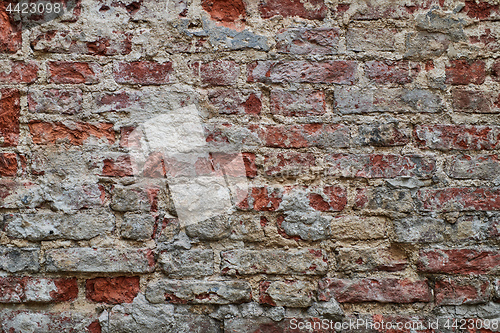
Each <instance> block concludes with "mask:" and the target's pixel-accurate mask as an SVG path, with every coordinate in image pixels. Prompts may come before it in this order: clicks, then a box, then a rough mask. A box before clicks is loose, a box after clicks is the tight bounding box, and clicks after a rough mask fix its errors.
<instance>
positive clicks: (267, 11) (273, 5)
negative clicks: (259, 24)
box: [259, 0, 328, 20]
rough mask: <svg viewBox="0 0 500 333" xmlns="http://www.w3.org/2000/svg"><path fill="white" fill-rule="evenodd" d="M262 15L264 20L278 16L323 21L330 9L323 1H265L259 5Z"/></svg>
mask: <svg viewBox="0 0 500 333" xmlns="http://www.w3.org/2000/svg"><path fill="white" fill-rule="evenodd" d="M259 11H260V15H261V17H262V18H264V19H268V18H271V17H273V16H276V15H281V16H283V17H291V16H298V17H302V18H305V19H308V20H322V19H324V18H325V17H326V14H327V12H328V8H327V7H326V6H325V4H324V2H323V0H306V1H304V2H298V1H293V0H264V1H262V2H261V3H260V4H259Z"/></svg>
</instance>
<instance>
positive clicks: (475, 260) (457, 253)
mask: <svg viewBox="0 0 500 333" xmlns="http://www.w3.org/2000/svg"><path fill="white" fill-rule="evenodd" d="M417 269H418V271H420V272H424V273H444V274H488V273H493V274H497V273H498V271H499V269H500V253H499V252H498V251H497V250H489V249H430V250H420V253H419V259H418V262H417Z"/></svg>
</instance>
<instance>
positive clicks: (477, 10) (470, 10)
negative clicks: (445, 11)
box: [462, 0, 499, 20]
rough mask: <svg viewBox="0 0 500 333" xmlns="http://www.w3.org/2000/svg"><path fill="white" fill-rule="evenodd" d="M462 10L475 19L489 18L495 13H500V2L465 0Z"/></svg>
mask: <svg viewBox="0 0 500 333" xmlns="http://www.w3.org/2000/svg"><path fill="white" fill-rule="evenodd" d="M464 5H465V6H464V8H463V9H462V11H463V12H464V13H466V14H467V16H470V17H472V18H475V19H479V20H487V19H489V18H490V17H491V16H494V15H495V14H497V15H498V11H499V10H498V4H493V3H489V2H487V1H478V2H476V1H472V0H468V1H465V4H464Z"/></svg>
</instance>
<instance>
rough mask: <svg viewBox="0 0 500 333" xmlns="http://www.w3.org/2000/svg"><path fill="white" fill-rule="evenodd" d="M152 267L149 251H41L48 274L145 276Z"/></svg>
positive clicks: (70, 249) (91, 249)
mask: <svg viewBox="0 0 500 333" xmlns="http://www.w3.org/2000/svg"><path fill="white" fill-rule="evenodd" d="M154 266H155V261H154V256H153V253H152V251H151V250H150V249H105V248H100V249H93V248H68V249H53V250H48V251H46V252H45V268H46V270H47V271H48V272H96V273H149V272H152V271H153V270H154Z"/></svg>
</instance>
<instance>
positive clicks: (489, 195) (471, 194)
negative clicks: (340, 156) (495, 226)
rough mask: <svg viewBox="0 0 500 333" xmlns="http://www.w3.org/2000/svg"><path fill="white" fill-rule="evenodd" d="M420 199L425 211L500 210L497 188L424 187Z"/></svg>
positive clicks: (421, 207)
mask: <svg viewBox="0 0 500 333" xmlns="http://www.w3.org/2000/svg"><path fill="white" fill-rule="evenodd" d="M418 199H419V201H420V209H421V210H423V211H433V212H434V211H438V212H440V211H444V212H450V211H476V210H481V211H483V210H485V211H488V210H500V190H499V189H495V188H476V187H459V188H443V189H422V190H419V191H418Z"/></svg>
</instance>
